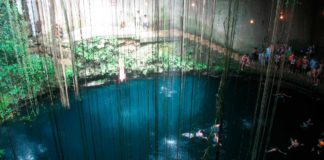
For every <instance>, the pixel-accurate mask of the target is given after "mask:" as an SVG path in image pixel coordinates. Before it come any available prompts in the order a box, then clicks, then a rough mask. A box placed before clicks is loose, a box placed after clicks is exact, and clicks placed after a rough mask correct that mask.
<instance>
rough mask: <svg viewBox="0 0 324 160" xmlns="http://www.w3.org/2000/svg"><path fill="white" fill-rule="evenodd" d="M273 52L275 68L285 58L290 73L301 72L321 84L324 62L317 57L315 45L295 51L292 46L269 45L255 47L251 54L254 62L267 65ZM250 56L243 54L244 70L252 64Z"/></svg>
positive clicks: (242, 66) (316, 84)
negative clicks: (260, 47)
mask: <svg viewBox="0 0 324 160" xmlns="http://www.w3.org/2000/svg"><path fill="white" fill-rule="evenodd" d="M271 54H274V56H273V63H274V64H275V69H278V68H280V66H281V64H282V63H281V62H282V61H283V60H284V62H285V63H284V64H283V66H284V69H285V70H287V71H288V72H290V73H300V74H303V75H305V76H306V77H307V80H309V81H311V82H312V83H313V84H314V86H318V85H319V84H320V80H321V79H322V78H323V75H324V74H323V67H324V62H323V60H321V59H319V58H315V57H316V56H317V55H316V54H315V47H314V45H312V46H309V47H308V48H307V49H304V50H300V51H299V52H295V51H293V50H292V48H291V47H284V46H280V47H268V48H265V49H264V48H262V49H257V48H254V49H253V51H252V54H251V59H252V60H251V61H252V63H255V64H259V65H261V66H266V65H267V64H268V63H269V62H270V58H271ZM250 63H251V62H250V57H249V56H248V55H247V54H246V55H243V56H241V59H240V64H241V68H240V69H241V70H242V71H243V70H244V68H245V67H246V66H249V65H250Z"/></svg>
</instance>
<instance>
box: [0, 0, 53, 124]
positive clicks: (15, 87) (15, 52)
mask: <svg viewBox="0 0 324 160" xmlns="http://www.w3.org/2000/svg"><path fill="white" fill-rule="evenodd" d="M15 5H16V4H15V3H14V2H12V1H7V0H5V1H0V24H1V26H0V54H1V56H0V123H1V122H4V121H6V120H9V119H13V118H14V117H15V116H16V115H19V110H18V108H19V107H18V106H19V102H21V101H22V100H29V99H34V98H35V97H36V96H38V95H40V94H42V93H44V91H45V88H47V87H48V86H50V87H53V86H54V84H55V82H54V66H53V61H52V59H51V58H50V57H47V56H40V55H37V54H32V55H31V54H29V53H28V48H29V41H28V26H27V23H26V21H25V20H24V19H23V17H22V16H21V15H20V14H19V13H18V10H17V8H16V6H15ZM45 65H46V66H45Z"/></svg>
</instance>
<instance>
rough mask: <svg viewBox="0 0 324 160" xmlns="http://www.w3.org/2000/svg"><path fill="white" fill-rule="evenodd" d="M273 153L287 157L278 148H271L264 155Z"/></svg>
mask: <svg viewBox="0 0 324 160" xmlns="http://www.w3.org/2000/svg"><path fill="white" fill-rule="evenodd" d="M274 152H277V153H280V154H283V155H287V153H286V152H283V151H281V150H280V149H279V148H278V147H274V148H271V149H269V150H267V151H266V153H274Z"/></svg>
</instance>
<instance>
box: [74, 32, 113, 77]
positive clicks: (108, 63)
mask: <svg viewBox="0 0 324 160" xmlns="http://www.w3.org/2000/svg"><path fill="white" fill-rule="evenodd" d="M76 59H77V62H76V63H77V67H78V70H80V74H82V75H81V76H97V75H100V74H104V75H105V74H108V75H110V76H113V75H117V73H118V50H117V39H114V38H102V37H95V38H92V39H90V40H85V41H81V42H78V43H77V47H76ZM88 68H91V69H93V70H94V71H92V72H86V70H87V69H88ZM82 71H83V72H82Z"/></svg>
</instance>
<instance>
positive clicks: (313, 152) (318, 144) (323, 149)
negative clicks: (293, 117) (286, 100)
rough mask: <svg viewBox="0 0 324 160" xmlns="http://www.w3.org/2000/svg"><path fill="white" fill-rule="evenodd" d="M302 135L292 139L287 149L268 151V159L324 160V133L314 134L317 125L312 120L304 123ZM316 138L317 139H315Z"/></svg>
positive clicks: (275, 148)
mask: <svg viewBox="0 0 324 160" xmlns="http://www.w3.org/2000/svg"><path fill="white" fill-rule="evenodd" d="M299 127H300V132H301V133H300V135H302V136H299V137H298V138H290V140H289V143H290V144H289V146H288V147H287V148H286V149H283V150H281V149H279V147H273V148H271V149H269V150H266V154H267V156H268V157H269V158H268V159H270V160H271V159H276V160H280V159H289V160H290V159H293V160H298V159H305V158H306V157H307V158H308V159H310V160H323V159H324V131H322V133H318V132H314V129H315V124H314V123H313V121H312V119H311V118H308V119H307V120H306V121H304V122H302V124H301V125H300V126H299ZM314 137H315V138H314Z"/></svg>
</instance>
